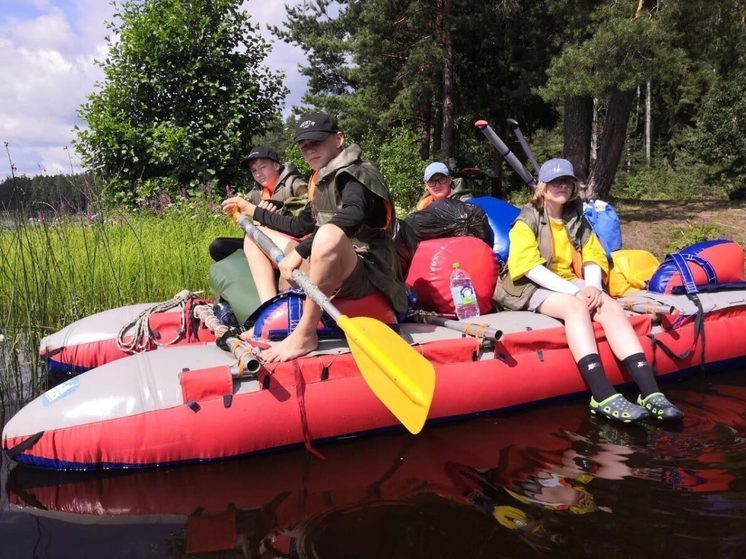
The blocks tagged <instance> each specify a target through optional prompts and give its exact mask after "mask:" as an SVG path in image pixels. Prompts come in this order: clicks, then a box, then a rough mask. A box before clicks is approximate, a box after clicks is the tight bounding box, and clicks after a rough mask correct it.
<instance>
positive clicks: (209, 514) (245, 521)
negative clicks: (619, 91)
mask: <svg viewBox="0 0 746 559" xmlns="http://www.w3.org/2000/svg"><path fill="white" fill-rule="evenodd" d="M666 389H667V393H668V395H669V397H670V398H671V399H672V400H673V401H675V402H677V403H678V404H680V405H681V407H682V408H683V410H684V412H685V413H686V418H685V420H684V422H683V423H682V424H680V425H665V424H661V423H646V424H642V425H631V426H618V425H616V424H611V423H609V422H608V421H606V420H603V419H599V418H594V417H591V416H590V415H589V413H588V411H587V407H586V405H585V400H584V399H583V400H582V401H581V400H573V401H571V402H564V403H557V404H552V405H547V406H544V407H542V408H537V409H531V410H525V411H520V412H514V413H511V414H507V415H491V416H484V417H479V418H473V419H469V420H463V421H460V422H456V423H446V424H440V425H431V426H428V427H426V428H425V430H424V431H423V432H422V433H421V434H420V435H418V436H412V435H409V434H407V433H402V432H398V431H397V432H388V433H382V434H378V435H375V436H370V437H365V438H360V439H352V440H347V441H341V442H337V443H334V444H329V445H325V446H321V447H319V448H318V450H320V451H321V453H322V454H323V455H324V457H325V459H323V460H322V459H320V458H318V457H316V456H313V455H311V454H309V453H307V452H306V451H305V450H300V449H299V450H293V451H286V452H279V453H274V454H266V455H262V456H256V457H251V458H246V459H241V460H232V461H226V462H221V463H213V464H201V465H191V466H182V467H178V468H170V469H164V470H149V471H133V472H119V473H115V474H80V473H71V472H63V473H51V472H44V471H39V470H33V469H29V468H25V467H20V466H15V467H14V466H13V465H11V464H9V462H8V459H7V457H5V456H3V462H2V468H1V469H2V498H1V499H2V501H1V502H0V557H1V558H6V557H7V558H13V559H15V558H45V559H46V558H49V559H52V558H54V559H57V558H76V559H80V558H98V557H101V558H114V557H127V558H135V557H148V558H159V557H162V558H175V557H210V558H215V557H221V558H222V557H230V558H233V557H236V558H247V557H248V558H259V557H261V558H265V559H266V558H276V557H307V558H320V559H337V558H356V559H363V558H365V559H367V558H407V559H412V558H420V557H422V558H428V559H432V558H441V557H442V558H453V559H464V558H493V557H495V558H500V557H511V558H512V557H593V558H595V557H600V558H604V559H609V558H622V557H635V558H644V557H655V558H667V557H672V558H677V559H681V558H685V557H691V558H701V557H742V556H743V555H744V551H745V550H746V368H743V365H740V366H739V367H738V368H736V369H731V370H730V371H726V372H721V373H716V374H711V375H708V376H707V377H704V378H702V377H694V378H689V379H687V380H684V381H679V382H676V383H674V384H668V385H667V386H666ZM225 428H246V429H250V428H251V426H250V425H245V426H236V425H226V426H225Z"/></svg>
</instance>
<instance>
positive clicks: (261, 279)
mask: <svg viewBox="0 0 746 559" xmlns="http://www.w3.org/2000/svg"><path fill="white" fill-rule="evenodd" d="M259 229H260V230H261V231H263V232H264V233H265V234H266V235H267V236H268V237H269V238H270V239H272V241H274V243H275V244H276V245H277V246H278V247H280V249H281V250H282V251H283V252H285V253H287V251H288V250H292V249H293V248H295V247H296V246H297V244H298V243H296V242H295V241H293V240H292V239H288V238H287V237H286V236H284V235H281V234H278V233H277V232H275V231H272V230H271V229H267V228H266V227H259ZM243 251H244V254H245V255H246V261H247V262H248V263H249V270H251V276H252V277H253V278H254V285H255V286H256V292H257V294H258V295H259V301H260V302H261V303H264V302H265V301H267V300H269V299H271V298H272V297H274V296H275V295H277V284H276V282H275V266H274V263H273V262H272V261H271V260H270V259H269V258H268V257H267V255H266V254H264V253H263V252H262V250H261V249H260V248H259V247H258V246H256V245H255V244H254V241H252V240H251V239H249V237H244V241H243ZM286 285H287V284H285V286H286ZM283 288H285V287H283Z"/></svg>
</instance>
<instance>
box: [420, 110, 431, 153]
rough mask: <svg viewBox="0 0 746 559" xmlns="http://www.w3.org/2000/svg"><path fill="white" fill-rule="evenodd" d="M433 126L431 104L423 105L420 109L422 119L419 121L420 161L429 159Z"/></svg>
mask: <svg viewBox="0 0 746 559" xmlns="http://www.w3.org/2000/svg"><path fill="white" fill-rule="evenodd" d="M432 125H433V104H432V102H427V103H424V106H423V109H422V118H421V120H420V159H422V160H423V161H427V160H428V159H430V140H431V130H432Z"/></svg>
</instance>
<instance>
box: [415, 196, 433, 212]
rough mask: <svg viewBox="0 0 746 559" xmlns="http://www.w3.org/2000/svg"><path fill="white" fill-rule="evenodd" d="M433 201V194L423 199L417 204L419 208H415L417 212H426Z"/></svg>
mask: <svg viewBox="0 0 746 559" xmlns="http://www.w3.org/2000/svg"><path fill="white" fill-rule="evenodd" d="M433 200H435V199H434V198H433V196H432V194H428V195H427V196H425V197H424V198H422V199H421V200H420V201H419V202H417V206H416V207H415V211H420V210H424V209H425V208H427V207H428V206H429V205H430V204H432V203H433Z"/></svg>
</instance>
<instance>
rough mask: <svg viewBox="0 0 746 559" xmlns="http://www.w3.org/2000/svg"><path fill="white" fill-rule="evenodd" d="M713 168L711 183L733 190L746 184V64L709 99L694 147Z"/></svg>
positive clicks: (714, 89) (726, 78) (717, 86)
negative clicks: (719, 183) (745, 182)
mask: <svg viewBox="0 0 746 559" xmlns="http://www.w3.org/2000/svg"><path fill="white" fill-rule="evenodd" d="M692 147H693V148H694V150H696V153H697V154H698V155H699V157H701V158H702V160H703V161H705V162H706V163H708V164H709V165H711V166H712V169H711V172H710V181H712V182H715V181H717V182H722V183H725V184H726V185H727V186H730V187H732V188H733V189H735V188H738V187H739V186H742V185H743V184H744V181H746V64H744V65H742V66H740V67H736V68H734V69H733V70H732V71H731V72H730V73H729V74H727V75H725V76H723V77H722V78H721V79H719V80H718V81H717V82H716V83H715V84H714V85H713V87H712V89H711V90H710V91H709V93H708V94H707V96H706V97H705V99H704V101H703V103H702V106H701V108H700V110H699V114H698V118H697V129H696V132H695V134H694V140H693V146H692Z"/></svg>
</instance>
